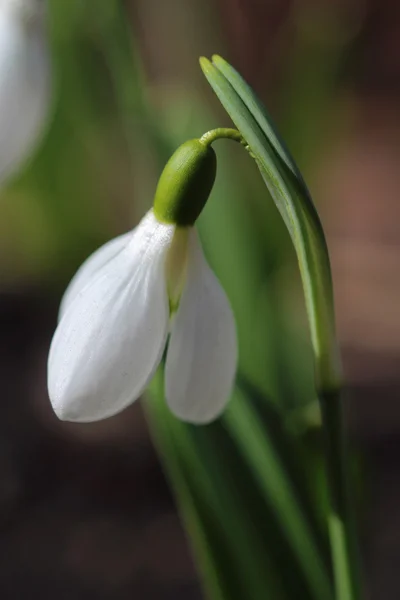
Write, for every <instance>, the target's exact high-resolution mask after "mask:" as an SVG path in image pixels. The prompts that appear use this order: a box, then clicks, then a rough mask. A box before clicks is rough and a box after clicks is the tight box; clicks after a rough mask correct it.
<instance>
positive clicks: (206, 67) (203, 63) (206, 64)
mask: <svg viewBox="0 0 400 600" xmlns="http://www.w3.org/2000/svg"><path fill="white" fill-rule="evenodd" d="M199 63H200V67H201V69H202V71H203V73H207V72H208V71H210V68H212V64H211V62H210V61H209V60H208V58H206V57H205V56H200V58H199Z"/></svg>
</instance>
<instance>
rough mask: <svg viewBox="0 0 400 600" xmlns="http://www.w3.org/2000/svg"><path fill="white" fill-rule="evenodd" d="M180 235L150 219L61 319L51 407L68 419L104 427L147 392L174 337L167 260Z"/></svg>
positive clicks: (51, 370) (52, 359)
mask: <svg viewBox="0 0 400 600" xmlns="http://www.w3.org/2000/svg"><path fill="white" fill-rule="evenodd" d="M173 233H174V226H172V225H163V224H161V223H159V222H158V221H157V220H156V219H155V217H154V215H153V213H152V211H150V212H149V213H148V214H147V216H146V217H145V218H144V219H143V221H142V222H141V223H140V224H139V226H138V227H137V228H136V230H135V231H134V233H133V234H132V238H131V241H130V242H129V244H128V245H127V246H125V248H124V250H122V251H121V252H120V253H119V254H117V256H115V257H114V258H113V259H111V260H109V261H108V262H107V263H106V264H105V265H104V266H103V267H102V268H100V269H99V270H98V271H97V272H96V273H95V274H94V276H93V279H92V280H91V281H89V282H88V283H87V284H86V285H85V287H84V289H83V290H82V291H81V292H80V293H79V295H78V297H76V299H75V300H74V301H73V302H72V304H71V305H70V307H69V308H68V310H67V311H66V313H65V315H64V316H63V318H62V319H61V321H60V323H59V325H58V328H57V330H56V333H55V335H54V338H53V341H52V344H51V349H50V356H49V363H48V387H49V395H50V400H51V402H52V405H53V408H54V410H55V412H56V414H57V415H58V416H59V417H60V418H61V419H63V420H69V421H81V422H85V421H96V420H99V419H104V418H106V417H108V416H111V415H114V414H116V413H117V412H120V411H121V410H123V409H124V408H125V407H126V406H127V405H128V404H130V403H131V402H132V401H133V400H135V399H136V398H137V397H138V396H139V395H140V394H141V392H142V391H143V389H144V388H145V387H146V385H147V383H148V382H149V380H150V378H151V377H152V375H153V373H154V371H155V369H156V368H157V366H158V364H159V362H160V360H161V357H162V353H163V350H164V347H165V342H166V337H167V332H168V319H169V307H168V297H167V291H166V281H165V259H166V254H167V252H168V248H169V246H170V243H171V240H172V237H173Z"/></svg>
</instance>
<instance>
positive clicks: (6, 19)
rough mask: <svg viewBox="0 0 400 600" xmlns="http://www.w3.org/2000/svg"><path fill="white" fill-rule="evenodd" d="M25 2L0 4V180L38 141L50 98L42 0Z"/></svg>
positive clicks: (1, 180) (14, 167)
mask: <svg viewBox="0 0 400 600" xmlns="http://www.w3.org/2000/svg"><path fill="white" fill-rule="evenodd" d="M25 4H26V5H28V2H24V3H23V2H21V1H19V2H15V1H14V2H10V1H8V2H2V3H1V5H0V182H3V181H4V179H5V178H6V177H8V176H9V175H11V174H12V173H14V172H15V171H16V170H17V169H18V168H19V167H20V166H21V164H22V162H23V161H24V160H25V159H26V158H27V157H28V155H29V154H30V153H31V151H32V150H33V149H34V147H35V145H36V144H37V143H38V141H39V138H40V136H41V134H42V133H43V131H44V127H45V125H46V123H47V117H48V113H49V106H50V100H51V93H50V61H49V50H48V45H47V39H46V37H47V36H46V32H45V25H44V18H42V17H43V16H41V15H40V14H39V12H42V11H43V6H40V5H39V3H34V4H35V5H34V4H33V3H32V2H30V3H29V4H31V5H32V6H31V7H30V8H29V7H28V6H25ZM36 4H37V6H36ZM19 5H21V6H19ZM28 8H29V11H28ZM36 12H37V13H38V14H37V15H36V14H35V13H36ZM25 13H26V14H25ZM28 13H29V14H28ZM31 13H32V14H31ZM36 17H37V18H36ZM29 19H33V21H31V22H29Z"/></svg>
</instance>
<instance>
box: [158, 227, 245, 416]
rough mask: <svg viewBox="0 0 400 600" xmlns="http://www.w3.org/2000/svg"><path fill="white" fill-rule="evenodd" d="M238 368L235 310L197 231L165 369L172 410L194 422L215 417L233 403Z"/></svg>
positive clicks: (192, 239) (193, 234)
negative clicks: (233, 389)
mask: <svg viewBox="0 0 400 600" xmlns="http://www.w3.org/2000/svg"><path fill="white" fill-rule="evenodd" d="M236 364H237V341H236V330H235V321H234V317H233V314H232V310H231V308H230V305H229V302H228V300H227V298H226V295H225V292H224V291H223V289H222V288H221V285H220V284H219V282H218V280H217V279H216V277H215V275H214V274H213V272H212V271H211V269H210V267H209V266H208V265H207V263H206V260H205V258H204V254H203V251H202V249H201V246H200V243H199V241H198V238H197V234H196V231H195V230H193V231H192V232H191V239H190V244H189V259H188V274H187V283H186V286H185V288H184V290H183V293H182V297H181V300H180V304H179V308H178V312H177V314H176V317H175V319H174V321H173V326H172V333H171V340H170V343H169V347H168V352H167V361H166V368H165V393H166V399H167V403H168V406H169V407H170V409H171V411H172V412H173V413H174V414H175V415H176V416H177V417H179V418H180V419H182V420H183V421H188V422H191V423H199V424H200V423H208V422H210V421H212V420H214V419H216V418H217V417H218V416H219V414H220V413H221V412H222V410H223V409H224V407H225V405H226V403H227V401H228V399H229V395H230V393H231V390H232V386H233V383H234V378H235V371H236Z"/></svg>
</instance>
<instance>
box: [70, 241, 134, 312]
mask: <svg viewBox="0 0 400 600" xmlns="http://www.w3.org/2000/svg"><path fill="white" fill-rule="evenodd" d="M131 238H132V232H131V231H130V232H129V233H125V234H123V235H119V236H118V237H116V238H114V239H112V240H110V241H109V242H107V243H106V244H104V246H101V247H100V248H98V250H96V251H95V252H93V254H92V255H91V256H89V258H87V259H86V260H85V262H84V263H83V264H82V265H81V266H80V267H79V269H78V271H77V272H76V273H75V275H74V277H73V278H72V279H71V281H70V284H69V286H68V287H67V289H66V290H65V292H64V296H63V298H62V300H61V305H60V310H59V312H58V319H59V320H60V319H61V317H63V316H64V314H65V312H66V310H67V308H68V307H69V306H70V305H71V304H72V302H73V300H75V298H76V297H77V296H78V295H79V292H81V291H82V290H83V289H84V287H85V285H86V284H87V283H88V282H89V281H90V280H91V279H92V277H93V275H94V274H95V273H96V272H97V271H99V270H100V269H101V268H102V267H104V266H105V265H106V264H107V263H108V262H109V261H110V260H111V259H112V258H114V257H115V256H117V254H119V253H120V252H121V251H122V250H123V249H124V248H125V246H126V245H127V244H128V242H129V241H130V240H131Z"/></svg>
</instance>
